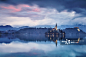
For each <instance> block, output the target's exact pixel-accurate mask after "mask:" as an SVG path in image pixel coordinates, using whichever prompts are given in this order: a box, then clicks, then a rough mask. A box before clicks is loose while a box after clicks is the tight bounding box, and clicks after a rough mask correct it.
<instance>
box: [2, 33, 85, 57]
mask: <svg viewBox="0 0 86 57" xmlns="http://www.w3.org/2000/svg"><path fill="white" fill-rule="evenodd" d="M85 56H86V38H85V37H84V38H72V39H70V38H69V39H67V38H55V37H45V35H41V34H40V35H17V36H15V35H2V36H0V57H85Z"/></svg>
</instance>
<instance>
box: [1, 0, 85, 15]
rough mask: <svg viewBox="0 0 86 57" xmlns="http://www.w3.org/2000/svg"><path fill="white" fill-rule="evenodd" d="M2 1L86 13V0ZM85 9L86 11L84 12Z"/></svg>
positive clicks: (2, 0)
mask: <svg viewBox="0 0 86 57" xmlns="http://www.w3.org/2000/svg"><path fill="white" fill-rule="evenodd" d="M0 1H1V3H5V4H12V5H18V4H29V5H34V4H36V5H38V6H39V7H42V8H55V9H57V10H58V11H59V12H61V11H63V10H68V11H69V12H70V11H75V12H76V13H79V14H82V15H85V14H86V11H85V10H86V6H85V5H86V0H77V1H76V0H0ZM84 11H85V12H84Z"/></svg>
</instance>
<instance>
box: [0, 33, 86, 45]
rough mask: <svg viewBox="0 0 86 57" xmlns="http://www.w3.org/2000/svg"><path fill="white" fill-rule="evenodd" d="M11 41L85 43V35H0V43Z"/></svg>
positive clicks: (64, 43) (63, 43)
mask: <svg viewBox="0 0 86 57" xmlns="http://www.w3.org/2000/svg"><path fill="white" fill-rule="evenodd" d="M13 41H21V42H42V41H44V42H47V41H48V42H54V43H55V44H56V46H57V44H58V43H57V42H58V41H59V42H60V45H85V44H86V42H85V41H86V38H85V35H84V36H83V35H80V36H77V35H66V37H63V36H61V35H55V36H52V35H45V34H39V35H37V34H34V35H33V34H17V35H14V34H11V35H9V34H8V35H4V34H3V35H0V43H11V42H13Z"/></svg>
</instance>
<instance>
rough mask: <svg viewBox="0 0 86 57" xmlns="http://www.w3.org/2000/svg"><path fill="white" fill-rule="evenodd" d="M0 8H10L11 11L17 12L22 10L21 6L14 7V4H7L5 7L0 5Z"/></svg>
mask: <svg viewBox="0 0 86 57" xmlns="http://www.w3.org/2000/svg"><path fill="white" fill-rule="evenodd" d="M1 8H3V9H8V10H11V12H19V11H21V10H22V9H21V8H16V7H15V6H12V5H9V6H7V7H6V6H1Z"/></svg>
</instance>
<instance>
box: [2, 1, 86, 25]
mask: <svg viewBox="0 0 86 57" xmlns="http://www.w3.org/2000/svg"><path fill="white" fill-rule="evenodd" d="M85 21H86V0H0V25H11V26H14V27H16V26H37V25H55V24H56V23H57V25H58V26H60V25H75V24H82V25H86V22H85Z"/></svg>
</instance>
